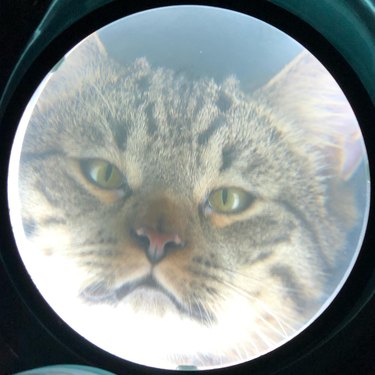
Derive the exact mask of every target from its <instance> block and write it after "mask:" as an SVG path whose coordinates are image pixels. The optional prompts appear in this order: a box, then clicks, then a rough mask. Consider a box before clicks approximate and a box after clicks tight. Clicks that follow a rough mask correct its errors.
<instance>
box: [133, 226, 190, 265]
mask: <svg viewBox="0 0 375 375" xmlns="http://www.w3.org/2000/svg"><path fill="white" fill-rule="evenodd" d="M135 233H136V234H137V236H138V237H139V238H146V239H147V240H148V245H146V255H147V258H148V259H149V260H150V262H151V263H157V262H159V261H160V260H161V259H163V258H164V256H165V255H166V254H167V253H168V251H169V250H173V249H176V248H180V247H182V246H183V245H184V243H183V241H182V240H181V238H180V236H179V235H178V234H168V233H160V232H159V231H157V230H155V229H152V228H146V227H141V228H138V229H136V230H135Z"/></svg>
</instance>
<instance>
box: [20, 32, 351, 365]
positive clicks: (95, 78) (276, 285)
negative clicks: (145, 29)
mask: <svg viewBox="0 0 375 375" xmlns="http://www.w3.org/2000/svg"><path fill="white" fill-rule="evenodd" d="M43 87H44V88H43V90H39V94H38V95H39V97H38V100H37V102H36V104H35V106H34V108H33V110H32V112H31V114H30V118H29V122H28V127H27V129H26V131H25V135H24V140H23V145H22V151H21V156H20V167H19V168H20V169H19V175H18V178H19V180H18V184H19V185H18V186H19V192H20V203H21V211H22V224H23V229H24V233H25V240H26V245H25V246H20V252H21V255H22V257H23V259H24V260H25V264H26V266H27V268H28V270H29V272H30V274H31V276H32V278H33V279H34V281H35V283H36V285H37V287H38V288H39V289H40V291H41V292H42V294H44V295H45V298H46V299H47V301H48V302H50V304H51V305H52V307H53V308H54V309H55V310H56V311H57V312H58V313H59V314H60V315H61V316H62V318H63V319H64V320H66V321H67V322H68V323H69V324H70V325H71V326H72V327H73V328H74V329H76V330H77V331H78V332H79V333H80V334H82V335H84V336H85V337H87V338H88V339H89V340H91V341H92V342H94V343H95V344H97V345H98V346H100V347H102V348H104V349H105V350H108V351H110V352H112V353H114V354H116V355H118V356H120V357H122V358H125V359H128V360H131V361H136V362H140V363H143V364H146V365H151V366H156V367H164V368H176V367H177V366H178V365H193V366H197V367H200V368H210V367H218V366H221V365H222V364H223V365H225V364H231V363H237V362H241V361H244V360H249V359H251V358H254V357H257V356H259V355H261V354H263V353H265V352H267V351H269V350H272V349H274V348H275V347H277V346H279V345H281V344H282V343H284V342H285V341H287V340H288V339H290V338H291V337H293V336H295V335H296V334H297V333H298V332H299V331H300V330H302V329H303V328H304V326H305V325H306V324H307V323H308V322H309V321H311V319H313V318H314V317H315V316H316V314H317V313H318V312H319V310H320V309H321V308H322V306H323V305H324V304H325V302H326V301H327V300H328V299H329V298H330V297H329V296H330V294H331V293H332V292H333V291H334V290H335V288H336V282H337V280H340V279H341V278H342V276H343V273H344V271H342V270H341V271H338V270H337V267H336V265H337V264H338V263H339V262H341V261H342V257H343V256H344V253H345V248H346V240H347V239H346V233H348V232H349V230H350V229H351V228H352V227H353V225H354V222H355V220H356V210H355V200H354V196H353V194H352V193H351V191H350V189H348V187H347V185H348V181H349V180H350V173H351V171H350V168H348V167H347V164H346V161H345V157H346V156H345V152H344V151H343V150H344V148H343V147H342V145H343V144H344V143H345V142H346V140H345V134H344V130H345V129H354V130H355V131H356V129H357V128H356V126H357V125H356V121H355V117H354V115H353V113H352V112H351V110H350V107H348V105H347V102H346V99H345V97H344V96H343V94H342V92H341V91H340V89H339V88H338V86H337V85H336V83H335V82H334V81H333V79H332V78H331V76H330V75H329V74H328V73H327V72H326V71H325V69H324V68H323V67H322V66H321V65H320V64H318V63H317V62H316V60H315V59H314V58H313V57H312V56H311V55H310V54H309V53H307V52H303V53H301V54H300V55H299V56H297V57H296V58H295V59H294V60H293V61H292V62H291V63H289V64H288V65H287V66H286V67H285V68H284V69H283V70H282V71H281V72H280V73H279V74H277V75H276V76H275V77H274V78H273V79H272V80H271V81H270V82H268V83H267V84H266V85H265V86H264V87H262V88H260V89H258V90H257V91H255V92H254V93H253V94H251V95H250V94H245V93H244V91H243V89H242V88H240V84H239V82H238V81H237V79H236V78H235V77H228V78H227V79H225V80H224V81H223V82H215V81H214V80H213V79H210V78H208V77H198V78H196V79H195V80H192V79H189V78H188V77H187V76H186V74H184V73H183V72H175V71H172V70H170V69H167V68H164V67H153V66H150V64H149V63H148V61H147V60H146V59H145V58H139V59H137V60H135V61H134V63H133V64H131V65H129V66H122V65H121V64H120V63H118V62H116V61H115V60H113V59H112V58H111V57H110V56H108V54H107V53H106V50H105V48H104V46H103V45H102V44H101V42H100V40H99V38H98V36H97V35H94V36H91V37H90V38H89V39H88V40H86V41H85V42H84V43H83V44H81V45H80V46H79V47H78V48H76V49H74V50H73V51H71V52H70V53H69V54H68V55H67V56H66V57H65V59H64V61H63V63H62V64H61V65H60V66H59V67H57V68H56V69H55V71H54V72H52V73H50V75H49V78H48V80H46V81H45V82H44V86H43ZM351 127H352V128H351ZM343 129H344V130H343ZM340 272H341V273H340Z"/></svg>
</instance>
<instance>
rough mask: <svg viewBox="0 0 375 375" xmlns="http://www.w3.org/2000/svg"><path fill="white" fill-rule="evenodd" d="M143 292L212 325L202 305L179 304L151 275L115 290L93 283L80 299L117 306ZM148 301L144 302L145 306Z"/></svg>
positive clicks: (209, 315) (187, 315) (102, 284)
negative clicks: (156, 296) (155, 296)
mask: <svg viewBox="0 0 375 375" xmlns="http://www.w3.org/2000/svg"><path fill="white" fill-rule="evenodd" d="M142 291H145V292H147V293H145V295H147V294H149V292H151V293H152V292H154V294H155V295H159V296H162V297H163V299H166V300H168V301H169V302H170V303H172V304H173V305H174V307H175V308H176V310H177V311H178V312H179V314H180V315H182V316H184V317H188V318H190V319H192V320H195V321H197V322H199V323H201V324H205V325H207V324H212V323H213V322H214V321H215V318H214V316H213V315H212V314H211V313H210V312H209V311H207V308H205V307H204V306H203V305H202V303H200V302H194V303H190V304H185V303H183V302H181V301H180V300H179V299H178V298H177V297H176V296H175V295H174V294H173V293H172V292H170V291H169V290H167V289H166V288H165V287H163V286H162V285H161V284H160V283H159V282H158V281H157V280H156V279H155V278H154V277H153V276H152V275H148V276H146V277H144V278H142V279H139V280H136V281H131V282H127V283H125V284H123V285H122V286H120V287H119V288H116V289H112V290H111V289H108V288H107V287H106V286H105V285H104V282H99V283H93V284H90V285H89V286H88V287H86V288H85V289H83V290H82V291H81V293H80V297H81V298H82V299H83V300H84V301H86V302H88V303H94V304H97V303H108V304H112V305H117V304H118V303H119V302H122V301H125V300H126V298H127V297H131V296H132V294H135V293H137V292H142ZM148 302H149V301H147V300H146V298H145V301H144V305H145V306H147V303H148Z"/></svg>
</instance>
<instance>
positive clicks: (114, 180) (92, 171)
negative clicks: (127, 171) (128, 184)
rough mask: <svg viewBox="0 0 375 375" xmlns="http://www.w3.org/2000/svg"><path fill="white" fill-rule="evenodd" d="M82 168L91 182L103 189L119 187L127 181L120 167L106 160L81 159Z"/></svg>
mask: <svg viewBox="0 0 375 375" xmlns="http://www.w3.org/2000/svg"><path fill="white" fill-rule="evenodd" d="M81 169H82V172H83V174H84V175H85V177H86V178H87V179H88V180H89V181H90V182H92V183H93V184H95V185H96V186H98V187H100V188H102V189H107V190H114V189H119V188H120V187H121V186H122V185H123V184H124V181H125V177H124V175H123V174H122V173H121V172H120V171H119V169H118V168H117V167H116V166H114V165H113V164H112V163H110V162H108V161H106V160H102V159H86V160H83V161H81Z"/></svg>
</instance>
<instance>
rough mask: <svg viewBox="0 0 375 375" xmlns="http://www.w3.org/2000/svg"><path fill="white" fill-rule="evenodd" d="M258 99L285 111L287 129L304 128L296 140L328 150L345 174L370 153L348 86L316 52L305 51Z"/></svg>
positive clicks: (325, 152)
mask: <svg viewBox="0 0 375 375" xmlns="http://www.w3.org/2000/svg"><path fill="white" fill-rule="evenodd" d="M254 99H255V100H256V101H257V102H259V103H262V102H263V103H264V102H265V103H266V105H267V107H268V108H270V109H271V112H275V113H277V116H278V118H280V116H281V118H282V121H281V122H280V131H281V132H282V133H284V132H285V133H288V135H289V134H290V138H293V133H299V136H296V140H297V141H298V139H299V140H300V139H304V140H306V143H308V144H309V145H308V147H310V148H313V149H315V150H317V149H318V151H322V153H323V155H324V156H326V157H328V158H329V159H330V160H329V163H330V164H331V165H335V166H336V173H338V174H339V175H340V177H341V178H343V179H349V178H350V177H351V176H352V174H353V173H354V172H355V170H356V168H357V167H358V165H359V164H360V162H361V161H362V159H363V155H364V152H363V150H364V148H363V147H364V145H363V142H362V137H361V132H360V129H359V126H358V123H357V120H356V117H355V115H354V113H353V111H352V109H351V107H350V105H349V103H348V101H347V99H346V97H345V95H344V94H343V92H342V90H341V89H340V87H339V86H338V84H337V83H336V81H335V80H334V79H333V77H332V76H331V75H330V73H329V72H328V71H327V70H326V69H325V68H324V67H323V65H322V64H321V63H320V62H319V61H318V60H317V59H316V58H315V57H314V56H313V55H312V54H310V53H309V52H308V51H304V52H302V53H301V54H299V55H298V56H297V57H296V58H295V59H294V60H293V61H292V62H291V63H289V64H288V65H287V66H285V68H284V69H283V70H282V71H281V72H280V73H279V74H277V75H276V76H275V77H274V78H273V79H271V80H270V81H269V82H268V83H267V84H266V85H265V86H264V87H263V88H261V89H260V90H258V91H256V92H255V94H254ZM285 127H287V128H288V129H287V128H285ZM301 132H303V134H301ZM301 136H302V138H301Z"/></svg>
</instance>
